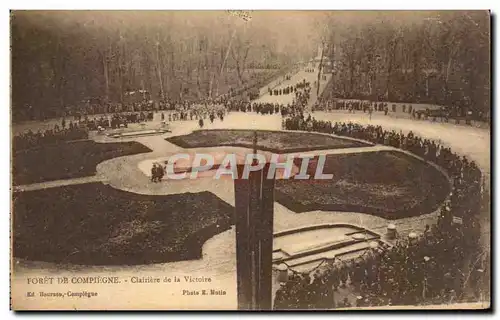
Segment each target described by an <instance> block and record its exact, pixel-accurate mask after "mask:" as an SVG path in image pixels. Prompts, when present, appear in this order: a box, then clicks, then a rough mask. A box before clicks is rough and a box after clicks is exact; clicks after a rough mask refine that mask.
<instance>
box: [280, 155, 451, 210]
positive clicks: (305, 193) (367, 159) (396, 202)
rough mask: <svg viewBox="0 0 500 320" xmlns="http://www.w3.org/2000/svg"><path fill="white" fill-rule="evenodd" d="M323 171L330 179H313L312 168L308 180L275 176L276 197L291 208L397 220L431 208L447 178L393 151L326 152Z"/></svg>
mask: <svg viewBox="0 0 500 320" xmlns="http://www.w3.org/2000/svg"><path fill="white" fill-rule="evenodd" d="M300 162H301V160H297V161H296V164H297V165H298V166H300ZM310 169H313V168H312V165H310ZM323 172H324V173H331V174H333V179H331V180H312V176H313V175H314V170H313V171H311V173H310V174H311V180H293V179H292V180H277V181H276V191H275V198H276V201H278V202H279V203H281V204H282V205H284V206H286V207H287V208H289V209H291V210H293V211H295V212H306V211H314V210H324V211H352V212H363V213H368V214H373V215H377V216H380V217H383V218H386V219H400V218H405V217H411V216H418V215H421V214H424V213H430V212H432V211H433V210H435V209H437V208H438V207H439V205H440V204H441V203H442V202H443V201H444V199H445V198H446V196H447V195H448V193H449V192H450V186H449V183H448V179H447V178H446V177H445V176H444V175H443V174H442V173H440V172H439V171H438V170H437V169H436V168H434V167H432V166H431V165H429V164H427V163H425V162H423V161H420V160H419V159H416V158H414V157H412V156H410V155H407V154H405V153H402V152H397V151H379V152H369V153H358V154H339V155H329V156H327V159H326V163H325V168H324V170H323Z"/></svg>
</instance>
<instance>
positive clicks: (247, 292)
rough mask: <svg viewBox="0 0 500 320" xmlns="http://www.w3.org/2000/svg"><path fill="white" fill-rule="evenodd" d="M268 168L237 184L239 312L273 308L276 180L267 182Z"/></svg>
mask: <svg viewBox="0 0 500 320" xmlns="http://www.w3.org/2000/svg"><path fill="white" fill-rule="evenodd" d="M268 171H269V164H266V165H265V166H264V168H263V169H261V170H259V171H254V172H250V176H249V179H241V176H242V173H243V166H238V178H237V179H235V181H234V191H235V211H236V212H235V215H236V260H237V262H236V263H237V286H238V309H240V310H270V309H271V307H272V293H271V285H272V279H271V276H272V251H273V214H274V211H273V205H274V182H275V179H274V177H273V178H272V179H267V173H268Z"/></svg>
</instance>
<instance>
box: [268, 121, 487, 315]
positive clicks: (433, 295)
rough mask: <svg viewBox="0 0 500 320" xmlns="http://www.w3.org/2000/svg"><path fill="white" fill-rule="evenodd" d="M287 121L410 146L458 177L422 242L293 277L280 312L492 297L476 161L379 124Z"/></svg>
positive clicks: (280, 296)
mask: <svg viewBox="0 0 500 320" xmlns="http://www.w3.org/2000/svg"><path fill="white" fill-rule="evenodd" d="M283 126H284V128H285V129H288V130H307V131H317V132H322V133H329V134H336V135H340V136H348V137H352V138H358V139H363V140H367V141H371V142H373V143H377V144H384V145H390V146H393V147H396V148H400V149H404V150H407V151H409V152H411V153H413V154H415V155H417V156H420V157H422V158H424V159H426V160H427V161H430V162H433V163H435V164H436V165H438V166H440V167H441V168H443V169H444V170H445V171H446V172H447V174H448V175H449V177H450V179H451V180H452V190H451V193H450V196H449V197H448V199H447V200H446V202H445V203H444V204H443V205H442V207H441V209H440V212H439V217H438V222H437V224H436V225H435V226H433V227H432V228H431V227H430V226H426V230H425V232H424V233H423V234H421V235H420V236H418V237H417V238H415V239H409V238H408V239H401V238H400V239H399V240H398V241H397V243H396V244H395V245H394V246H392V247H390V248H376V249H369V250H368V252H366V253H365V254H364V255H362V256H361V257H359V258H356V259H354V260H351V261H337V262H336V263H334V264H333V265H331V266H328V267H327V268H326V269H324V270H323V272H321V271H320V269H317V270H316V271H315V272H313V273H311V274H298V273H295V274H293V275H292V276H291V277H290V279H289V280H288V281H287V282H285V283H283V284H282V286H281V288H280V289H279V290H278V292H277V293H276V298H275V308H276V309H297V308H298V309H303V308H304V309H305V308H316V309H324V308H325V309H328V308H336V307H350V306H353V305H354V306H360V307H367V306H381V305H419V304H443V303H453V302H459V301H464V300H467V299H471V300H474V301H477V300H479V299H481V296H482V295H483V296H484V297H486V296H488V295H489V292H487V291H488V290H489V288H488V281H489V279H490V278H489V275H490V270H489V265H488V263H489V259H490V256H489V253H488V252H487V251H482V250H481V248H480V245H479V237H480V226H479V221H480V219H479V214H480V212H481V210H484V208H483V207H482V205H483V204H484V203H486V202H487V201H484V199H487V195H486V194H485V189H484V188H483V181H482V175H481V171H480V169H479V168H478V166H477V165H476V164H475V162H474V161H469V160H468V159H467V158H465V157H460V156H459V155H457V154H455V153H454V152H452V151H451V150H450V148H447V147H445V146H441V145H440V144H439V143H438V142H436V141H432V140H429V139H422V138H420V137H418V136H416V135H415V134H413V133H412V132H409V133H408V134H404V133H403V132H395V131H388V130H384V129H383V128H382V127H380V126H371V125H368V126H362V125H359V124H354V123H334V124H332V123H331V122H330V121H318V120H315V119H314V118H313V117H311V116H308V117H307V118H306V117H305V116H304V115H303V114H298V115H294V116H291V117H286V118H285V119H284V120H283ZM339 286H342V287H346V286H349V287H350V291H351V292H353V293H355V294H356V295H357V298H356V301H355V302H352V301H349V299H346V298H345V297H340V298H337V297H336V295H339V294H338V293H337V290H338V288H339ZM471 294H472V296H471Z"/></svg>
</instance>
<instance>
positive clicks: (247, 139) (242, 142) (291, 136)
mask: <svg viewBox="0 0 500 320" xmlns="http://www.w3.org/2000/svg"><path fill="white" fill-rule="evenodd" d="M257 134H258V137H257V147H258V149H260V150H263V151H270V152H273V153H291V152H303V151H312V150H325V149H342V148H355V147H366V146H370V145H369V144H367V143H363V142H358V141H353V140H348V139H343V138H338V137H334V136H329V135H322V134H314V133H307V132H284V131H264V130H259V131H257ZM253 137H254V131H253V130H198V131H194V132H193V133H190V134H188V135H183V136H176V137H170V138H167V139H166V140H167V141H169V142H171V143H173V144H176V145H178V146H180V147H182V148H207V147H218V146H233V147H245V148H252V147H253Z"/></svg>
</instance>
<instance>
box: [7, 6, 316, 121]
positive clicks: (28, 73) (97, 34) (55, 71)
mask: <svg viewBox="0 0 500 320" xmlns="http://www.w3.org/2000/svg"><path fill="white" fill-rule="evenodd" d="M252 16H253V18H252V19H246V20H245V19H241V17H239V16H237V14H236V15H235V14H231V13H229V12H225V11H205V12H194V11H192V12H186V11H184V12H180V11H168V12H167V11H158V12H153V11H122V12H119V11H111V12H106V11H57V12H55V11H46V12H44V11H15V12H13V13H12V16H11V32H12V38H11V47H12V51H11V52H12V104H13V116H14V119H16V118H26V117H25V116H24V115H25V114H26V113H35V114H39V113H43V114H44V116H46V114H49V116H50V115H55V114H57V112H56V111H58V110H61V109H62V108H64V107H66V106H68V105H77V104H78V103H81V102H82V100H83V99H87V100H88V99H94V98H99V99H101V100H102V101H103V102H109V103H124V100H126V98H127V92H129V91H135V92H138V90H142V91H147V92H148V98H149V96H150V97H151V99H153V100H160V99H174V100H178V99H182V100H185V99H200V98H206V97H209V96H217V95H219V94H223V93H226V92H228V91H229V90H230V89H231V88H232V89H236V88H238V87H242V86H244V85H246V84H248V83H254V82H258V81H259V79H261V78H266V77H267V78H269V74H271V73H276V71H277V70H278V69H281V68H283V67H284V66H287V65H289V64H290V62H292V61H293V62H295V61H297V60H299V56H300V55H304V56H308V55H310V51H311V50H309V47H307V46H306V45H303V46H300V47H298V49H294V50H292V49H291V48H292V47H291V46H295V47H296V48H297V42H296V39H298V38H300V39H305V41H306V42H307V41H309V40H308V39H310V37H308V36H307V34H306V32H307V30H305V29H307V28H303V27H302V24H301V23H297V22H296V21H295V20H293V21H290V22H288V23H286V22H283V21H282V20H283V19H281V18H280V19H278V18H279V17H278V18H277V17H276V16H274V15H273V14H271V13H264V12H262V13H260V12H258V13H252ZM282 16H284V17H286V14H285V15H282ZM306 18H307V16H306ZM294 29H300V30H299V31H298V32H291V30H294ZM301 34H302V35H301ZM290 38H294V39H290ZM303 42H304V41H301V43H303ZM228 48H231V49H230V50H228ZM311 48H312V47H311ZM304 53H305V54H304ZM142 91H141V92H142ZM149 94H150V95H149ZM125 103H126V102H125ZM30 106H31V107H30ZM32 117H33V116H32ZM35 117H38V116H35Z"/></svg>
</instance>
